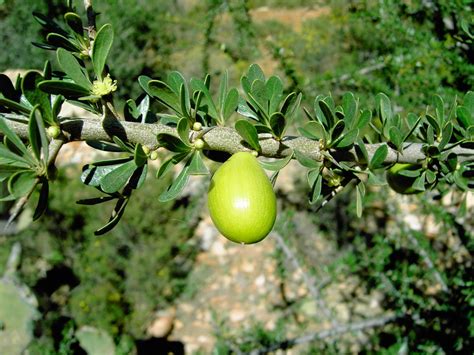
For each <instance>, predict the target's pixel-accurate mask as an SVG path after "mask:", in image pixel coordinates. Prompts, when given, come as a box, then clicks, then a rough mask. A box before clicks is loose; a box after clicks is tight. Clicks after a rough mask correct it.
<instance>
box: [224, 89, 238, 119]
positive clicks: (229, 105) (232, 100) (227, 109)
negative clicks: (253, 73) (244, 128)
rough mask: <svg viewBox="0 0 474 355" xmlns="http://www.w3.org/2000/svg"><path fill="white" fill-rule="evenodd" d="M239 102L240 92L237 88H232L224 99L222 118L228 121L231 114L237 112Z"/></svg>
mask: <svg viewBox="0 0 474 355" xmlns="http://www.w3.org/2000/svg"><path fill="white" fill-rule="evenodd" d="M238 104H239V92H238V91H237V89H236V88H232V89H230V90H229V92H228V93H227V96H226V97H225V101H224V107H223V109H222V118H223V119H224V121H227V120H228V119H229V117H230V116H232V114H233V113H234V112H235V110H236V109H237V106H238Z"/></svg>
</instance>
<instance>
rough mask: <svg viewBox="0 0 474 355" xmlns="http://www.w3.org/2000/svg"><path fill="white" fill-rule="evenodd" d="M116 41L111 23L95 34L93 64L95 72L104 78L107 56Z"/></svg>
mask: <svg viewBox="0 0 474 355" xmlns="http://www.w3.org/2000/svg"><path fill="white" fill-rule="evenodd" d="M113 41H114V30H113V28H112V25H111V24H105V25H103V26H102V27H101V28H100V29H99V31H98V32H97V34H96V36H95V40H94V42H93V44H92V55H91V57H92V58H91V59H92V65H93V67H94V72H95V74H96V75H97V77H98V78H99V79H101V80H102V74H103V71H104V67H105V62H106V60H107V56H108V55H109V51H110V48H111V47H112V42H113Z"/></svg>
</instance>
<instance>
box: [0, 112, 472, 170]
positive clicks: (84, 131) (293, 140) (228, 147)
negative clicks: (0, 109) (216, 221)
mask: <svg viewBox="0 0 474 355" xmlns="http://www.w3.org/2000/svg"><path fill="white" fill-rule="evenodd" d="M4 116H5V115H4ZM10 116H11V115H8V117H7V116H5V118H10V119H9V120H7V123H8V125H9V126H10V127H11V129H13V130H14V131H15V132H16V133H17V134H18V135H19V136H20V137H21V138H24V139H28V126H27V125H26V124H25V118H23V117H21V116H19V117H17V119H15V120H12V119H11V117H10ZM61 129H62V131H63V133H64V135H65V137H66V139H67V141H85V140H101V141H107V142H112V141H113V140H112V137H113V136H118V137H119V138H121V139H122V140H126V141H128V142H130V143H135V144H136V143H141V144H142V145H146V146H148V147H149V148H150V149H152V150H153V149H157V148H158V147H159V145H158V142H157V140H156V136H157V134H158V133H167V134H171V135H174V136H176V137H178V133H177V131H176V129H175V128H173V127H169V126H166V125H163V124H160V123H153V124H142V123H135V122H127V121H118V120H116V119H113V118H110V119H107V118H106V119H105V120H100V119H98V118H97V119H95V118H64V119H63V120H62V121H61ZM202 139H203V141H204V142H205V146H204V149H209V150H213V151H221V152H227V153H230V154H233V153H236V152H238V151H250V150H251V149H250V148H249V147H248V146H247V145H246V144H245V142H244V141H243V140H242V137H240V135H239V134H238V133H237V131H236V130H235V129H233V128H229V127H215V128H214V129H212V130H210V131H209V132H208V133H206V134H205V135H204V137H203V138H202ZM381 144H384V143H375V144H366V149H367V152H368V156H369V159H371V158H372V156H373V155H374V153H375V151H376V150H377V148H378V147H380V145H381ZM260 145H261V147H262V151H261V156H264V157H269V158H284V157H286V156H288V155H290V154H292V152H293V151H294V150H298V151H300V152H301V153H303V154H304V155H306V156H307V157H308V158H311V159H314V160H318V161H320V160H321V145H320V143H319V142H318V141H314V140H311V139H308V138H305V137H295V136H288V137H285V138H284V139H283V140H282V141H280V142H279V141H277V140H275V139H273V138H272V137H270V136H269V135H268V134H261V135H260ZM452 152H454V153H456V154H457V155H458V160H459V161H460V162H463V161H466V160H472V159H474V149H469V148H462V147H459V146H457V147H455V148H453V149H452ZM331 153H333V154H334V156H335V157H336V159H337V157H338V156H339V157H343V158H344V160H345V161H354V162H356V161H357V156H356V154H355V151H354V150H349V151H344V152H339V151H338V152H336V151H334V152H331ZM425 158H426V155H425V154H424V152H423V150H422V144H421V143H406V144H405V147H404V150H403V154H401V153H399V152H397V151H396V150H394V149H392V148H390V147H389V149H388V155H387V158H386V159H385V163H387V164H390V163H410V164H416V163H420V162H422V161H423V160H424V159H425Z"/></svg>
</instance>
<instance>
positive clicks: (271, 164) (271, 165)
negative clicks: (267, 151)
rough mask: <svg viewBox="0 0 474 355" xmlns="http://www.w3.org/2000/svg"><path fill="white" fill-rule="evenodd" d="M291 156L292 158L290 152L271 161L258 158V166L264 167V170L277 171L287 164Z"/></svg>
mask: <svg viewBox="0 0 474 355" xmlns="http://www.w3.org/2000/svg"><path fill="white" fill-rule="evenodd" d="M292 158H293V154H290V155H288V156H286V157H285V158H283V159H276V160H272V161H268V160H259V161H258V162H259V163H260V166H261V167H262V168H264V169H265V170H270V171H279V170H281V169H283V168H284V167H285V166H287V165H288V163H289V162H290V161H291V159H292Z"/></svg>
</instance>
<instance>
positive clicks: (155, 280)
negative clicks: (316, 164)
mask: <svg viewBox="0 0 474 355" xmlns="http://www.w3.org/2000/svg"><path fill="white" fill-rule="evenodd" d="M81 5H82V4H77V11H78V12H81V11H83V10H82V8H81V7H80V6H81ZM263 5H265V6H268V7H269V9H270V10H271V9H276V8H278V7H282V6H285V7H288V8H300V7H305V11H306V10H308V11H309V10H310V8H309V7H310V6H312V8H311V9H313V10H320V13H319V14H318V16H317V17H314V18H309V19H308V20H306V21H304V22H302V24H301V28H299V29H295V28H294V26H292V25H291V23H287V22H285V21H277V20H271V19H270V20H267V19H262V18H263V17H262V16H259V11H261V9H260V10H258V11H257V10H256V9H257V8H258V7H260V6H263ZM470 6H472V4H469V1H466V0H464V1H463V0H457V1H449V0H438V1H421V0H414V1H391V0H384V1H371V0H367V1H339V0H332V1H326V2H321V3H320V4H317V5H315V2H314V1H303V0H295V1H277V0H275V1H258V0H254V1H245V0H228V1H223V0H206V1H178V0H175V1H171V0H170V1H160V2H153V1H131V0H119V1H105V0H104V1H96V4H95V7H96V11H98V12H100V13H101V14H100V15H99V17H98V21H99V22H100V23H106V22H110V23H112V24H114V28H115V35H116V40H115V43H114V47H113V48H112V54H111V56H110V67H111V68H112V75H113V77H114V78H117V79H118V81H119V90H120V95H121V97H122V98H123V99H125V98H128V97H136V96H138V95H140V93H141V91H140V90H139V87H138V84H137V82H136V79H137V78H138V76H139V75H143V74H144V75H149V76H151V77H154V78H159V77H162V76H164V75H165V74H166V73H167V72H168V71H169V70H171V69H179V70H180V71H182V72H184V73H185V75H187V76H188V77H189V76H192V75H193V76H199V77H202V76H203V73H204V72H209V73H211V74H218V73H220V72H222V71H223V70H224V69H228V70H229V74H230V79H231V80H234V81H236V80H237V79H238V78H239V76H240V75H241V74H242V72H244V70H245V69H246V68H247V67H248V65H249V64H250V63H252V62H258V63H259V64H260V65H262V67H263V68H264V70H265V71H268V70H272V71H274V72H275V73H277V74H278V75H280V77H281V78H282V79H283V80H284V82H285V84H286V90H299V91H301V92H303V94H304V96H305V97H314V96H315V95H316V94H327V93H329V92H331V93H332V95H333V96H334V97H335V99H336V100H337V99H338V98H339V97H340V96H342V94H343V93H344V92H346V91H348V90H351V91H353V92H355V93H356V94H357V95H359V96H360V97H361V100H362V101H366V102H369V103H371V102H372V103H373V100H374V96H375V94H376V93H378V92H384V93H386V94H387V95H388V96H389V97H391V98H392V101H393V102H395V103H396V104H397V105H398V106H397V107H396V110H397V111H408V110H410V111H414V112H422V111H423V110H424V109H425V107H426V105H427V104H428V103H430V102H431V98H432V95H433V94H440V95H442V96H443V97H444V98H445V101H448V102H449V101H450V100H453V99H454V98H455V97H456V96H458V97H461V96H462V95H463V93H464V92H466V91H467V90H469V89H472V87H473V86H474V85H473V84H474V63H473V60H474V59H473V58H474V53H473V46H472V38H471V37H470V36H469V33H466V32H465V31H464V30H463V26H462V24H463V21H464V22H465V23H467V24H469V23H470V24H471V25H472V21H473V15H472V9H471V8H470ZM64 9H65V2H64V1H59V0H54V1H32V0H28V1H19V0H5V1H3V2H0V33H1V34H2V35H1V38H2V43H3V48H8V50H2V51H1V52H0V69H1V70H6V69H9V68H38V69H39V68H41V67H42V66H43V63H44V60H45V59H47V58H51V53H48V52H46V51H44V50H41V49H39V48H37V47H34V46H25V45H24V43H25V40H26V41H33V42H42V41H43V40H44V39H43V38H42V33H41V32H40V28H41V27H40V26H39V25H38V24H37V23H36V22H35V20H34V18H33V16H31V12H32V11H39V12H42V13H44V14H47V15H48V16H51V17H53V18H56V20H57V21H62V19H61V14H62V13H64ZM470 9H471V10H470ZM464 28H465V26H464ZM471 31H472V26H471ZM267 74H270V72H267ZM306 104H307V103H306ZM157 109H161V108H160V107H157ZM72 170H74V169H73V168H72ZM72 176H77V171H76V173H75V174H72V173H71V171H70V170H67V169H64V170H62V171H61V172H60V176H59V179H58V182H57V183H56V185H57V186H56V188H55V189H53V191H52V193H53V195H52V198H51V203H50V206H49V208H48V213H47V216H44V217H43V218H42V219H41V220H40V221H39V223H34V224H31V225H28V226H27V228H25V229H24V230H22V231H21V232H19V233H18V234H16V235H8V236H2V237H0V274H3V272H4V271H5V270H4V269H2V268H4V265H6V261H7V258H8V255H9V252H10V250H11V248H12V246H13V244H14V243H15V242H20V243H21V245H22V249H23V258H22V262H21V268H20V269H19V273H18V275H19V277H20V279H21V280H22V281H23V282H24V283H25V284H26V285H28V286H29V287H30V288H31V289H32V290H33V292H34V293H35V295H36V297H37V298H38V301H39V311H40V312H41V314H42V316H41V318H40V319H39V320H38V321H36V323H35V329H34V340H33V342H32V343H31V344H30V346H29V350H30V352H31V353H33V354H35V353H38V354H44V353H58V354H72V353H80V352H81V351H83V349H81V347H80V345H79V340H78V339H77V337H76V335H75V330H77V329H78V328H79V327H81V326H84V325H88V326H94V327H96V328H100V329H102V330H105V331H107V333H108V334H110V335H111V336H112V337H113V339H114V342H115V344H116V345H117V351H118V352H119V353H133V352H134V351H138V352H140V349H143V347H141V345H140V344H141V343H140V340H143V339H146V338H147V334H146V327H147V325H148V324H149V322H150V321H151V320H152V318H153V315H154V312H156V311H158V310H160V309H163V308H166V307H168V306H169V305H171V304H173V303H175V302H177V300H179V297H180V296H181V295H182V294H183V292H184V293H185V292H188V291H189V287H190V285H192V284H193V283H194V282H195V280H193V279H190V278H189V275H190V274H189V273H190V272H191V270H192V269H193V266H194V263H195V257H196V254H197V253H198V252H199V241H198V240H197V239H196V238H195V237H193V235H194V229H195V227H196V226H197V224H198V222H199V219H200V218H202V215H201V214H200V211H201V209H202V208H203V206H204V203H205V201H204V200H203V198H202V197H201V196H202V195H203V192H204V191H205V189H206V186H205V184H204V186H202V191H201V193H199V191H200V190H199V189H198V192H197V193H194V194H188V195H187V196H184V197H183V198H182V199H180V200H179V201H177V202H175V203H172V202H171V203H166V204H163V203H159V202H157V199H156V198H150V196H154V197H155V196H158V194H159V192H160V191H161V189H163V188H164V187H165V186H166V184H165V183H163V184H161V183H155V184H147V185H146V186H145V187H144V188H143V189H142V190H141V191H138V192H137V194H136V195H137V196H136V198H135V200H133V201H132V203H135V204H136V207H135V208H129V209H128V212H127V215H126V216H125V218H124V221H123V222H122V223H121V224H120V225H119V226H118V227H117V228H116V229H115V230H114V231H113V232H111V233H110V234H108V235H106V236H104V237H101V238H97V237H94V236H93V231H94V230H95V229H96V228H97V221H99V220H104V219H106V215H105V214H104V213H105V212H104V211H103V210H102V209H100V208H98V209H90V208H87V209H86V208H82V207H81V206H80V205H74V204H72V203H71V202H72V201H76V200H79V199H81V198H84V197H88V196H89V193H90V191H88V190H86V189H85V188H84V187H83V185H82V184H81V183H80V182H79V181H78V179H76V178H72ZM303 179H304V177H303V176H302V177H300V178H299V179H298V177H295V178H294V180H295V181H294V184H295V189H294V190H293V191H292V192H291V193H285V192H284V191H278V193H279V199H280V204H281V206H280V207H281V211H280V216H281V217H280V220H279V224H278V227H277V232H278V234H279V235H280V237H281V240H282V241H283V243H284V244H283V245H285V246H286V247H287V248H290V250H292V251H293V253H294V255H296V256H295V258H296V259H297V260H298V262H299V264H300V266H301V267H302V268H303V269H304V270H306V272H307V273H308V274H309V275H311V276H312V277H314V278H316V279H318V280H323V279H325V280H328V281H327V282H328V283H345V282H347V280H348V278H349V277H353V278H355V279H356V280H357V287H356V288H355V289H354V292H353V294H351V299H350V300H348V301H347V303H349V304H350V303H351V302H353V303H354V302H356V301H357V298H358V297H362V296H361V295H363V294H367V293H370V292H374V290H376V291H377V292H379V293H380V295H381V301H380V304H381V307H382V309H383V310H385V311H387V313H389V314H391V315H394V316H395V317H396V319H395V320H393V321H390V322H389V324H388V325H386V326H385V327H382V328H377V329H375V330H370V331H368V332H367V333H366V337H365V338H364V339H363V340H361V339H360V338H358V337H356V336H352V335H350V334H349V335H347V334H343V335H340V336H336V337H335V338H331V339H332V340H330V341H326V340H325V339H323V340H314V341H312V342H309V343H308V344H306V345H304V346H303V347H302V348H300V351H301V353H305V352H306V353H308V354H309V353H315V352H318V353H319V352H325V353H341V352H357V351H360V352H366V353H370V352H386V353H403V351H406V352H410V353H456V352H457V353H468V352H469V350H468V349H472V348H473V347H474V345H473V337H474V322H473V319H474V318H473V316H474V315H473V311H472V306H473V302H474V298H473V284H472V274H473V273H472V271H473V270H472V252H473V247H474V245H473V238H472V232H473V225H472V221H473V220H474V218H472V217H473V214H472V205H471V207H470V209H469V208H468V206H465V205H462V204H461V202H460V201H461V200H460V199H459V195H458V194H457V193H456V192H453V193H452V194H451V195H450V196H451V199H450V200H449V201H448V200H447V199H446V198H444V199H443V198H441V197H442V196H441V195H440V194H438V193H429V194H425V195H422V196H410V197H405V198H403V199H397V198H395V196H394V194H393V193H391V192H390V191H389V190H388V188H387V187H381V188H380V189H378V190H375V191H368V195H367V198H368V202H367V206H368V207H367V208H366V210H365V212H364V216H363V217H362V219H357V218H356V217H355V205H354V202H353V201H355V198H354V195H353V192H346V193H343V194H340V196H338V197H337V198H336V199H335V201H333V202H331V203H330V204H328V205H327V206H326V207H324V208H323V209H322V210H321V211H319V212H317V213H315V211H314V210H312V208H311V206H309V204H308V203H307V193H308V191H306V190H305V188H304V187H302V186H305V185H304V184H303V183H302V181H303ZM161 185H162V186H161ZM444 192H445V193H443V195H445V194H446V191H444ZM407 208H410V209H411V214H412V215H415V216H416V218H417V220H420V221H424V223H425V225H424V227H423V228H416V227H415V226H414V225H412V224H410V223H407V222H406V221H407V219H406V218H404V216H405V217H406V215H407V212H406V211H407ZM3 214H4V216H5V215H6V210H5V206H4V207H3ZM295 215H303V216H304V221H305V223H304V228H305V232H306V233H303V232H302V227H301V223H300V225H299V224H298V223H299V222H297V220H296V219H295ZM408 220H409V219H408ZM426 223H431V225H435V226H436V231H435V232H434V233H432V234H429V233H426V228H425V227H426ZM309 231H310V232H311V233H308V232H309ZM302 234H304V235H306V236H307V238H299V237H297V236H300V235H302ZM318 240H324V242H325V243H326V244H327V245H329V246H330V250H331V253H330V254H328V255H327V257H326V258H322V257H321V255H318V254H315V252H314V249H315V248H314V245H315V244H316V243H317V242H318ZM250 248H251V247H250ZM272 257H273V258H275V260H276V262H277V264H278V265H279V266H280V267H279V268H278V270H277V271H278V272H277V276H278V277H279V278H280V279H281V282H282V284H285V282H287V279H288V275H289V273H290V272H291V270H292V266H291V265H292V264H291V262H290V260H291V258H289V256H288V254H285V253H284V249H283V248H282V247H281V245H280V247H278V248H276V251H275V253H274V255H273V256H272ZM341 275H343V276H341ZM321 292H322V293H324V288H321ZM304 301H305V300H304V299H294V300H293V301H292V302H290V303H288V304H286V305H285V307H286V309H287V311H288V312H287V314H288V313H289V314H298V312H300V311H301V307H302V305H303V304H304ZM282 314H283V313H282ZM352 317H353V319H355V320H357V319H360V318H361V315H360V314H357V313H356V312H355V313H354V314H353V315H352ZM319 318H324V317H322V316H316V317H315V320H314V319H313V320H311V321H319ZM362 319H363V315H362ZM311 321H309V320H307V321H306V322H311ZM217 324H218V326H217V327H216V332H215V336H216V339H217V342H216V345H215V351H216V352H217V353H219V354H220V353H222V354H224V353H228V352H238V351H242V352H250V351H252V350H254V349H258V348H260V349H263V350H262V352H264V351H265V349H271V348H272V346H274V345H275V344H277V345H279V346H280V347H282V348H285V346H289V344H290V342H288V339H290V338H291V336H290V335H289V334H293V335H294V334H297V335H294V336H293V338H295V337H296V338H297V337H298V334H303V333H304V330H305V329H306V328H307V326H308V323H305V322H296V323H294V324H293V322H291V321H290V320H288V317H283V316H282V317H281V321H279V322H278V326H277V327H275V328H274V329H272V330H269V329H266V328H265V327H264V326H263V325H262V324H259V323H258V322H257V323H255V324H253V325H252V327H249V324H246V325H242V327H241V328H239V329H232V330H229V329H227V327H228V323H227V322H226V319H225V317H223V318H222V319H219V321H218V322H217ZM295 328H296V330H295ZM0 336H1V333H0ZM334 339H337V340H336V341H334ZM285 341H287V343H285ZM285 344H286V345H285ZM142 352H143V350H142Z"/></svg>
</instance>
